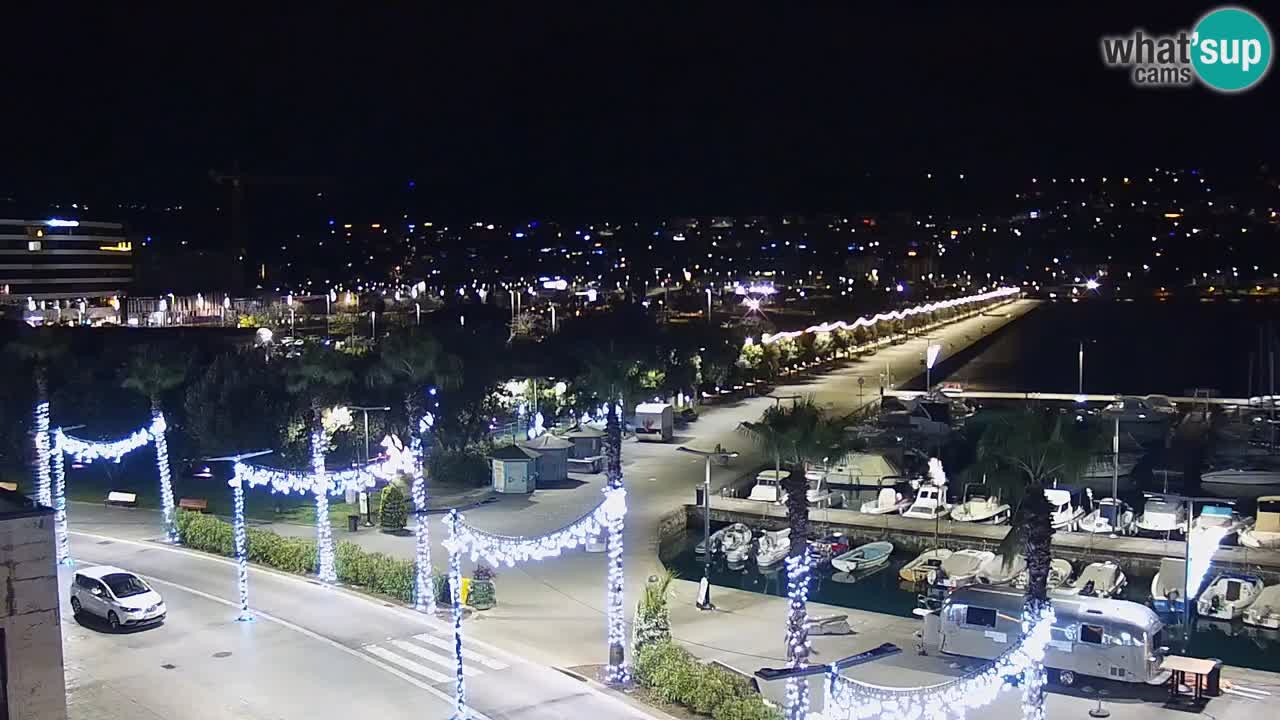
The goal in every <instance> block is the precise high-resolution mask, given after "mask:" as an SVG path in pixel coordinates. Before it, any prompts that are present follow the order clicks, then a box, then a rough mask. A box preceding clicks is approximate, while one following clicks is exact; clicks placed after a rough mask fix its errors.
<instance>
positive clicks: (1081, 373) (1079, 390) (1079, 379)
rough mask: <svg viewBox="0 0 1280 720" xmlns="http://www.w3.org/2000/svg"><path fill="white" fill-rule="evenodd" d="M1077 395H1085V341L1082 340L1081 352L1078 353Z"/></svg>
mask: <svg viewBox="0 0 1280 720" xmlns="http://www.w3.org/2000/svg"><path fill="white" fill-rule="evenodd" d="M1076 395H1077V396H1079V397H1081V398H1083V397H1084V341H1083V340H1081V341H1080V352H1079V354H1077V355H1076Z"/></svg>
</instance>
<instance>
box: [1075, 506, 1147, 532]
mask: <svg viewBox="0 0 1280 720" xmlns="http://www.w3.org/2000/svg"><path fill="white" fill-rule="evenodd" d="M1136 529H1137V528H1136V526H1135V524H1134V517H1133V508H1131V507H1129V503H1126V502H1124V501H1123V500H1117V499H1116V498H1103V499H1101V500H1099V501H1098V502H1097V504H1095V505H1094V507H1093V511H1092V512H1090V513H1089V514H1087V515H1085V516H1084V517H1083V518H1081V519H1080V530H1081V532H1087V533H1094V534H1095V535H1132V534H1133V533H1134V532H1135V530H1136Z"/></svg>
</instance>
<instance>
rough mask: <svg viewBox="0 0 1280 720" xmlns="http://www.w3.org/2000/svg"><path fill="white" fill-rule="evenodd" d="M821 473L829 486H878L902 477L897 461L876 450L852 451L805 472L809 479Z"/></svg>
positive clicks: (894, 481)
mask: <svg viewBox="0 0 1280 720" xmlns="http://www.w3.org/2000/svg"><path fill="white" fill-rule="evenodd" d="M811 473H812V474H811ZM818 474H822V475H823V476H824V480H825V482H826V483H827V485H829V486H835V487H841V486H846V485H847V486H852V487H866V488H879V487H886V486H892V485H894V484H895V483H897V482H899V481H901V480H902V478H903V474H902V469H901V468H899V467H898V465H897V463H895V462H894V461H893V460H890V459H889V458H888V457H886V456H884V455H883V454H881V453H877V452H854V453H849V454H848V455H845V456H844V457H842V458H840V459H838V460H835V461H832V462H828V463H825V464H823V465H821V466H818V467H815V468H813V469H812V470H810V471H809V472H807V473H805V477H807V478H809V479H810V480H813V479H815V476H816V475H818Z"/></svg>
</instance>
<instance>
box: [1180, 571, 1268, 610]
mask: <svg viewBox="0 0 1280 720" xmlns="http://www.w3.org/2000/svg"><path fill="white" fill-rule="evenodd" d="M1262 587H1263V586H1262V580H1260V579H1259V578H1258V577H1257V576H1256V575H1244V574H1241V573H1222V574H1220V575H1218V576H1217V577H1215V578H1214V579H1213V582H1211V583H1209V587H1207V588H1205V589H1204V592H1202V593H1200V599H1199V600H1198V601H1197V602H1196V612H1198V613H1199V614H1200V617H1207V618H1216V619H1218V620H1235V619H1236V618H1238V617H1240V616H1241V615H1244V611H1245V610H1247V609H1248V608H1249V606H1250V605H1253V603H1254V601H1255V600H1257V599H1258V596H1259V595H1261V594H1262Z"/></svg>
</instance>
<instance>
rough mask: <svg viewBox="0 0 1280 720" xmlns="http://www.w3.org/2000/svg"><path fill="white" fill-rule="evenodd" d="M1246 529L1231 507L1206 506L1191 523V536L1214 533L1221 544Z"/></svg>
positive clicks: (1243, 522)
mask: <svg viewBox="0 0 1280 720" xmlns="http://www.w3.org/2000/svg"><path fill="white" fill-rule="evenodd" d="M1246 527H1247V526H1246V524H1245V521H1244V520H1243V519H1242V518H1241V517H1240V514H1239V513H1237V512H1236V511H1235V510H1234V509H1233V508H1232V507H1231V506H1229V505H1213V504H1208V505H1204V506H1202V507H1201V508H1200V514H1199V515H1197V516H1196V519H1195V521H1194V522H1192V523H1191V535H1192V536H1193V537H1194V536H1196V535H1199V534H1201V533H1207V532H1215V533H1217V534H1218V536H1219V538H1218V540H1219V542H1221V541H1222V540H1226V539H1227V538H1230V537H1231V536H1232V535H1235V534H1236V533H1238V532H1239V531H1240V530H1242V529H1245V528H1246Z"/></svg>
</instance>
